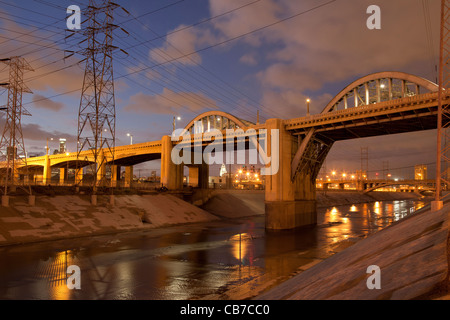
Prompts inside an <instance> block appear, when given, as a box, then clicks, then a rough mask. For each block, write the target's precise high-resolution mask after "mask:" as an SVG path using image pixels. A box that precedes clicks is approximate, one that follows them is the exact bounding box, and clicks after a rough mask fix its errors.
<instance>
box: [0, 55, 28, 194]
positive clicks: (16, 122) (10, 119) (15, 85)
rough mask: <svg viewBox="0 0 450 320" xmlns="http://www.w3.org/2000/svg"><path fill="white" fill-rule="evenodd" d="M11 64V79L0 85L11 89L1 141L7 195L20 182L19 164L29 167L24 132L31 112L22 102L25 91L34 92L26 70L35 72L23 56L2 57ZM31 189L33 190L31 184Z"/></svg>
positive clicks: (1, 161) (2, 170)
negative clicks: (25, 119)
mask: <svg viewBox="0 0 450 320" xmlns="http://www.w3.org/2000/svg"><path fill="white" fill-rule="evenodd" d="M0 61H1V62H3V63H5V64H7V65H9V82H8V83H2V84H0V85H1V86H3V87H6V88H8V102H7V106H6V123H5V128H4V129H3V134H2V138H1V140H0V163H2V168H0V169H1V175H2V176H4V181H3V182H4V186H5V189H4V194H5V195H7V194H8V186H15V185H18V182H19V173H18V167H19V166H23V167H24V168H25V169H26V168H27V163H26V161H27V160H26V159H27V157H26V152H25V144H24V141H23V134H22V115H28V116H30V115H31V114H30V113H29V112H28V111H27V110H26V109H25V108H24V107H23V105H22V94H23V93H24V92H27V93H32V92H31V90H30V89H29V88H28V87H27V86H26V85H25V83H24V82H23V73H24V71H34V70H33V68H32V67H31V66H30V65H29V64H28V62H27V61H26V60H25V59H24V58H22V57H11V58H6V59H0ZM28 191H29V192H30V193H31V189H30V186H29V187H28Z"/></svg>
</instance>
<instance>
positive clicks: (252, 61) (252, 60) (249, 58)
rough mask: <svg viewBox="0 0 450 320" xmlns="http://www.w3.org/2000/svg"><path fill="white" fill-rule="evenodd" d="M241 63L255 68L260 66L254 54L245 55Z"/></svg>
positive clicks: (240, 60)
mask: <svg viewBox="0 0 450 320" xmlns="http://www.w3.org/2000/svg"><path fill="white" fill-rule="evenodd" d="M239 62H241V63H243V64H246V65H249V66H255V65H257V64H258V61H257V60H256V57H255V55H254V54H252V53H247V54H244V55H243V56H242V57H241V58H240V59H239Z"/></svg>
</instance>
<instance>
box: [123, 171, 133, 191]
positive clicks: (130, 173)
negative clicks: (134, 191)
mask: <svg viewBox="0 0 450 320" xmlns="http://www.w3.org/2000/svg"><path fill="white" fill-rule="evenodd" d="M132 183H133V166H126V167H125V181H124V186H125V188H130V187H131V185H132Z"/></svg>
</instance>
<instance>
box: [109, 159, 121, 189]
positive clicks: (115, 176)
mask: <svg viewBox="0 0 450 320" xmlns="http://www.w3.org/2000/svg"><path fill="white" fill-rule="evenodd" d="M120 170H121V167H120V166H118V165H117V164H114V165H111V187H117V181H118V180H120Z"/></svg>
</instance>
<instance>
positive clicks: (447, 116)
mask: <svg viewBox="0 0 450 320" xmlns="http://www.w3.org/2000/svg"><path fill="white" fill-rule="evenodd" d="M449 63H450V0H441V29H440V50H439V89H438V90H439V92H438V123H437V159H436V199H435V200H436V203H438V202H439V201H442V192H441V191H442V186H446V187H447V186H449V185H450V184H449V172H448V170H449V164H450V105H449V104H448V99H449V97H450V72H449V71H450V65H449ZM446 101H447V102H446Z"/></svg>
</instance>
